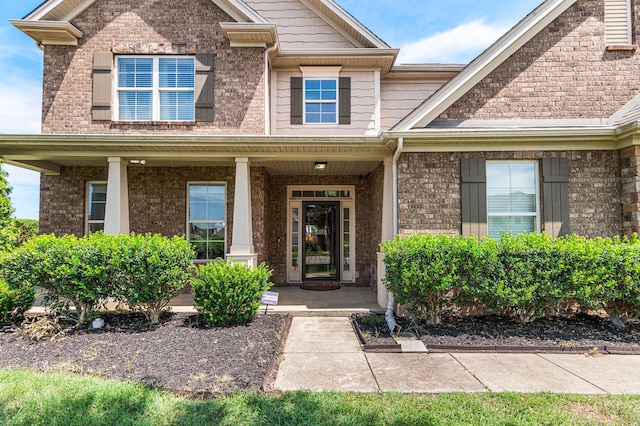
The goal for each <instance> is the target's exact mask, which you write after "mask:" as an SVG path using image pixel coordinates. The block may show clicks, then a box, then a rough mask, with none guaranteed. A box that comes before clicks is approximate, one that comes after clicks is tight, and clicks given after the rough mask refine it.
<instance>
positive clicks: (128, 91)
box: [116, 56, 195, 121]
mask: <svg viewBox="0 0 640 426" xmlns="http://www.w3.org/2000/svg"><path fill="white" fill-rule="evenodd" d="M116 68H117V108H118V113H117V117H118V120H121V121H194V120H195V58H194V57H171V56H161V57H149V56H137V57H136V56H121V57H118V58H117V60H116Z"/></svg>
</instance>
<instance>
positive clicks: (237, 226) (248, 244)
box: [227, 158, 256, 267]
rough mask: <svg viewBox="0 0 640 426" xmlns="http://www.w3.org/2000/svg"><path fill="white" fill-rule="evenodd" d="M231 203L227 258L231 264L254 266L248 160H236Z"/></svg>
mask: <svg viewBox="0 0 640 426" xmlns="http://www.w3.org/2000/svg"><path fill="white" fill-rule="evenodd" d="M235 186H236V187H235V194H234V203H233V230H232V245H231V248H230V249H229V254H228V256H227V258H228V260H229V261H231V262H238V263H246V264H248V265H249V266H250V267H254V266H256V254H255V252H254V247H253V221H252V217H251V169H250V167H249V159H248V158H236V185H235Z"/></svg>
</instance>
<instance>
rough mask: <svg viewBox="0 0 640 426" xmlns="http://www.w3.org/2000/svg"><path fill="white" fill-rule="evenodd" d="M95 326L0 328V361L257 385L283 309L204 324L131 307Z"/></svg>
mask: <svg viewBox="0 0 640 426" xmlns="http://www.w3.org/2000/svg"><path fill="white" fill-rule="evenodd" d="M101 318H103V319H104V321H105V326H104V328H102V329H98V330H93V329H91V328H90V327H88V326H83V327H79V328H71V329H67V330H65V331H64V332H62V333H61V334H58V335H57V336H55V337H54V338H46V339H41V340H38V341H36V340H32V339H30V338H28V337H26V336H25V335H24V334H23V333H21V332H20V331H19V329H18V328H10V327H9V328H5V329H4V330H3V331H4V332H0V368H6V367H26V368H36V369H62V370H70V371H73V372H79V373H88V374H96V375H100V376H105V377H112V378H117V379H124V380H132V381H137V382H141V383H144V384H147V385H149V386H153V387H158V388H162V389H169V390H173V391H176V392H186V393H189V394H196V395H198V394H201V395H208V394H221V393H228V392H233V391H236V390H259V389H261V388H262V387H263V381H264V380H265V377H269V376H270V375H273V372H272V371H270V370H272V369H273V360H274V357H275V356H276V355H277V352H278V350H279V348H280V343H281V340H282V339H283V338H284V337H285V335H284V333H285V324H286V322H287V320H286V316H285V315H279V314H269V315H263V314H260V313H259V314H258V315H257V316H256V318H255V319H254V320H253V321H252V322H251V323H249V324H247V325H244V326H234V327H208V326H206V325H205V324H203V323H202V321H201V320H200V319H199V317H198V316H197V315H194V314H186V313H176V314H170V313H169V314H166V315H164V316H163V321H162V322H161V324H160V325H151V324H149V323H148V321H147V320H146V319H145V318H144V316H143V315H141V314H139V313H107V314H104V315H101Z"/></svg>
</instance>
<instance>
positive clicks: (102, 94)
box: [91, 52, 113, 121]
mask: <svg viewBox="0 0 640 426" xmlns="http://www.w3.org/2000/svg"><path fill="white" fill-rule="evenodd" d="M112 68H113V55H112V54H111V53H110V52H107V53H94V54H93V100H92V103H91V116H92V118H93V120H95V121H108V120H111V84H112V83H111V81H112V79H111V69H112Z"/></svg>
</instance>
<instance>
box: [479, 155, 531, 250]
mask: <svg viewBox="0 0 640 426" xmlns="http://www.w3.org/2000/svg"><path fill="white" fill-rule="evenodd" d="M539 198H540V195H539V184H538V162H536V161H517V162H515V161H514V162H509V161H487V225H488V234H489V236H490V237H492V238H500V233H501V232H510V233H513V234H514V235H517V234H522V233H528V232H539V231H540V214H539V210H540V203H539Z"/></svg>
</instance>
